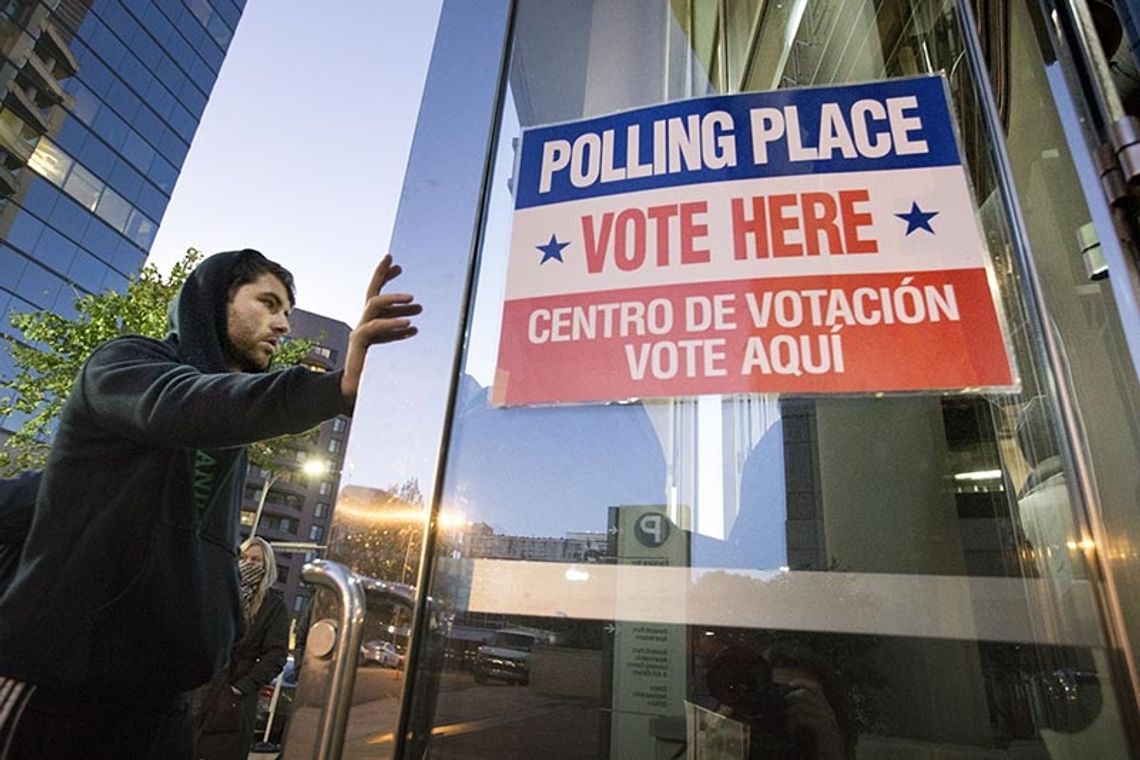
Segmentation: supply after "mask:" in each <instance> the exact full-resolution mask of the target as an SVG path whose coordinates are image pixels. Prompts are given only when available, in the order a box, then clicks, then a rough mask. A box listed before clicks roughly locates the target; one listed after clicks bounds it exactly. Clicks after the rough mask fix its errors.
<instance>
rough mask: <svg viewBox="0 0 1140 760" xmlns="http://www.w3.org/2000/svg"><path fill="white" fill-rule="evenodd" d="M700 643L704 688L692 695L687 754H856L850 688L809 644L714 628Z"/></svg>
mask: <svg viewBox="0 0 1140 760" xmlns="http://www.w3.org/2000/svg"><path fill="white" fill-rule="evenodd" d="M709 633H713V632H709ZM700 650H703V651H702V652H701V654H703V656H699V659H700V660H703V661H704V663H705V666H704V671H705V673H704V685H705V687H706V689H707V693H705V694H699V695H694V699H693V701H691V702H689V708H690V709H689V710H688V723H689V726H688V728H689V730H688V738H689V746H688V747H686V753H687V754H685V755H683V756H687V757H718V758H725V760H727V759H728V758H730V757H734V756H735V757H740V758H749V759H751V758H765V759H768V758H770V759H771V760H792V759H793V758H794V759H795V760H850V759H851V758H854V757H855V738H856V733H857V732H856V730H855V721H854V716H853V713H852V710H851V707H850V705H851V701H850V698H849V695H848V694H847V692H846V689H845V688H844V686H843V684H842V682H841V681H840V679H839V676H838V674H837V673H836V672H835V670H834V668H832V667H831V666H830V665H829V664H828V663H827V661H826V660H825V659H824V658H823V657H821V656H820V655H819V654H818V653H816V652H815V651H814V650H813V649H812V648H810V647H808V646H807V645H805V644H803V643H801V642H798V641H796V640H794V639H789V638H782V639H776V640H774V641H770V642H766V643H764V642H751V641H746V640H743V639H741V638H734V637H730V636H726V635H724V634H721V635H715V634H714V635H713V636H708V635H706V636H705V637H703V638H702V641H701V645H700ZM710 712H711V713H712V715H709V713H710ZM714 716H715V717H714ZM734 745H735V747H738V749H736V750H735V751H734V750H733V749H730V747H733V746H734ZM680 756H682V755H678V757H680Z"/></svg>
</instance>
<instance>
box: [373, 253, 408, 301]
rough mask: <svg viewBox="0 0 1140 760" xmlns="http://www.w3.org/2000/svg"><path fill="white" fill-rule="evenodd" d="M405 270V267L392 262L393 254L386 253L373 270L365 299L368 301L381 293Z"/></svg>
mask: <svg viewBox="0 0 1140 760" xmlns="http://www.w3.org/2000/svg"><path fill="white" fill-rule="evenodd" d="M403 271H404V268H403V267H401V266H400V265H399V264H394V263H393V262H392V254H390V253H389V254H386V255H385V256H384V258H382V259H380V263H379V264H377V265H376V269H375V270H373V272H372V279H371V280H369V282H368V292H367V293H365V294H364V300H365V301H367V300H368V299H370V298H372V297H373V296H374V295H376V294H377V293H379V292H380V291H381V290H382V289H383V288H384V286H385V285H387V284H388V283H389V282H391V281H392V280H394V279H396V278H397V277H399V276H400V273H401V272H403Z"/></svg>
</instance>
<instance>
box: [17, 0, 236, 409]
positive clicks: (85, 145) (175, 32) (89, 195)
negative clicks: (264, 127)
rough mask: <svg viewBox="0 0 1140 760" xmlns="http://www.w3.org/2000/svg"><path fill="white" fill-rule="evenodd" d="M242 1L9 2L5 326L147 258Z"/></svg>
mask: <svg viewBox="0 0 1140 760" xmlns="http://www.w3.org/2000/svg"><path fill="white" fill-rule="evenodd" d="M244 6H245V0H44V1H43V2H32V1H28V0H23V1H13V2H8V3H4V5H3V10H0V49H2V51H3V55H4V58H3V60H2V62H0V88H2V95H3V101H2V108H0V332H7V331H8V330H10V322H9V315H10V314H12V313H18V312H28V311H34V310H39V309H50V310H52V311H55V312H57V313H59V314H61V315H64V316H70V315H72V314H73V302H74V300H75V298H76V296H77V295H81V294H83V293H98V292H101V291H106V290H122V289H124V288H125V287H126V284H127V279H128V277H130V276H131V275H133V274H135V273H137V272H138V271H139V269H140V268H141V267H142V264H143V262H144V261H145V260H146V257H147V254H148V252H149V251H150V247H151V244H152V243H153V242H154V237H155V233H156V231H157V229H158V224H159V222H160V221H161V220H162V216H163V213H164V212H165V210H166V205H167V203H168V202H169V201H170V194H171V192H172V191H173V189H174V183H175V181H176V180H177V178H178V173H179V170H180V169H181V167H182V163H183V161H184V160H185V158H186V153H187V151H188V150H189V147H190V142H191V140H192V139H193V137H194V133H195V131H196V130H197V128H198V121H199V119H200V118H201V115H202V112H203V110H204V109H205V107H206V102H207V100H208V98H209V96H210V91H211V90H212V89H213V86H214V81H215V79H216V78H217V75H218V70H219V69H220V68H221V65H222V61H223V60H224V58H225V54H226V50H227V49H228V48H229V45H230V41H231V40H232V39H233V34H234V30H235V28H236V27H237V23H238V20H239V19H240V18H241V14H242V9H243V8H244ZM10 361H11V360H10V357H9V356H8V354H7V352H6V351H0V374H7V373H8V372H10V371H11V366H10ZM19 423H20V420H16V419H11V418H9V419H6V420H0V427H2V428H3V429H8V430H11V429H15V428H16V427H18V425H19Z"/></svg>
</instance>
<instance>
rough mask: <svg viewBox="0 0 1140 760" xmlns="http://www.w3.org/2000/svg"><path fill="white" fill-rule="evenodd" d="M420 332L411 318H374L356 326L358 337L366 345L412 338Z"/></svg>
mask: <svg viewBox="0 0 1140 760" xmlns="http://www.w3.org/2000/svg"><path fill="white" fill-rule="evenodd" d="M417 332H419V329H418V328H416V326H415V325H413V324H412V322H411V320H410V319H402V318H391V319H373V320H370V321H368V322H365V323H363V324H361V325H360V326H359V327H357V328H356V333H357V337H358V339H359V340H360V341H361V342H362V343H363V344H364V345H366V346H374V345H376V344H378V343H390V342H392V341H395V340H404V339H405V338H410V337H412V336H413V335H415V334H416V333H417Z"/></svg>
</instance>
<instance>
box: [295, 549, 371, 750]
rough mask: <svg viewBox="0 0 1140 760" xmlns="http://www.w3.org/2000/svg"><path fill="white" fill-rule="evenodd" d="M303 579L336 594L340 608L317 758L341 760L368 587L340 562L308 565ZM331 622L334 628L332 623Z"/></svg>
mask: <svg viewBox="0 0 1140 760" xmlns="http://www.w3.org/2000/svg"><path fill="white" fill-rule="evenodd" d="M301 578H302V579H303V580H304V581H305V582H306V583H309V584H312V585H314V586H321V587H324V588H327V589H329V590H330V591H332V592H333V593H334V594H336V597H337V602H338V603H339V605H340V618H339V625H337V626H335V627H333V628H332V630H333V635H334V636H335V647H334V651H335V653H336V661H335V662H334V663H333V667H332V677H331V678H330V680H329V691H328V700H327V702H326V703H325V709H324V711H323V712H322V714H321V723H320V728H319V730H318V732H317V752H316V755H314V757H315V758H316V760H339V758H340V755H341V751H342V750H343V748H344V734H345V730H346V728H347V726H348V710H349V708H350V707H351V705H352V688H353V686H354V685H355V683H356V656H357V653H358V652H359V651H360V637H361V636H362V635H363V633H364V627H363V626H364V611H365V598H364V585H363V584H362V583H361V580H360V578H359V577H358V576H357V575H356V573H354V572H352V571H351V570H349V569H348V568H347V567H345V566H344V565H342V564H340V563H339V562H332V561H330V560H327V559H317V560H313V561H312V562H309V563H307V564H306V565H305V566H304V567H302V568H301ZM320 622H322V623H324V622H326V621H320ZM328 622H329V623H330V627H332V626H331V621H328Z"/></svg>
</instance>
